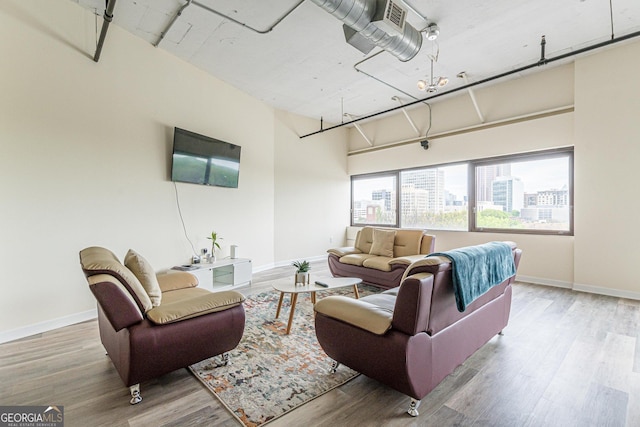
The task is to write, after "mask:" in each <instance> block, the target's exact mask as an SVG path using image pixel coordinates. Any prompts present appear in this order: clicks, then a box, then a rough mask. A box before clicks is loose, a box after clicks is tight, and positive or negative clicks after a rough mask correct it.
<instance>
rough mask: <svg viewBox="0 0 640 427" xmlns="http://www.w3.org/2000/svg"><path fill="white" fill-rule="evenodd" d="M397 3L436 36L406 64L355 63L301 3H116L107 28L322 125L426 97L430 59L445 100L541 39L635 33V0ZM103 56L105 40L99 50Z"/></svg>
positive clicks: (529, 52) (585, 39) (334, 31)
mask: <svg viewBox="0 0 640 427" xmlns="http://www.w3.org/2000/svg"><path fill="white" fill-rule="evenodd" d="M71 1H73V2H76V3H79V4H80V5H81V6H83V7H85V8H87V9H89V10H91V11H93V12H94V13H96V14H97V15H100V16H102V15H103V13H104V10H105V3H106V2H105V0H71ZM396 1H398V0H396ZM187 4H188V5H187ZM401 4H403V5H405V7H406V8H407V10H408V15H407V22H408V23H409V24H411V25H412V26H413V27H415V28H416V29H418V30H423V29H424V28H425V27H426V26H427V25H428V24H429V23H436V24H437V25H438V26H439V28H440V35H439V37H438V38H437V39H436V41H435V42H432V41H429V40H427V39H426V38H423V42H422V48H421V50H420V51H419V53H418V54H417V55H416V56H415V57H413V58H412V59H410V60H408V61H406V62H403V61H401V60H399V59H397V58H396V57H395V56H393V55H391V54H389V53H387V52H385V51H382V50H381V49H380V48H377V47H376V48H374V49H373V50H372V51H371V52H370V53H369V54H368V55H365V54H364V53H362V52H360V51H359V50H357V49H356V48H355V47H353V46H351V45H350V44H348V43H346V42H345V38H344V33H343V29H342V22H341V21H340V20H338V19H337V18H335V17H333V16H332V15H330V14H329V13H328V12H326V11H324V10H323V9H322V8H321V7H319V6H317V5H316V4H314V3H313V2H312V1H311V0H306V1H302V2H301V1H300V0H193V1H192V2H190V3H188V1H187V0H117V2H116V4H115V9H114V12H113V17H114V18H113V24H115V25H117V26H119V27H122V28H124V29H125V30H127V31H129V32H131V33H132V34H134V35H136V36H138V37H140V38H142V39H144V40H146V41H147V42H148V43H150V44H152V45H156V44H157V47H158V48H159V49H163V50H166V51H167V52H169V53H171V54H172V55H175V56H177V57H179V58H181V59H183V60H184V61H187V62H189V63H191V64H193V65H195V66H196V67H198V68H201V69H202V70H205V71H206V72H208V73H210V74H212V75H214V76H216V77H217V78H219V79H221V80H223V81H225V82H227V83H228V84H230V85H232V86H235V87H236V88H238V89H240V90H242V91H244V92H246V93H248V94H251V95H252V96H253V97H255V98H258V99H260V100H263V101H264V102H266V103H268V104H270V105H272V106H274V107H276V108H279V109H282V110H285V111H290V112H293V113H296V114H300V115H302V116H307V117H312V118H315V119H318V120H320V119H321V118H323V119H324V121H325V123H341V122H343V121H349V120H350V118H349V117H353V118H357V117H362V116H367V115H370V114H373V113H376V112H378V111H382V110H386V109H389V108H394V107H398V106H399V102H403V103H405V104H406V103H409V102H412V101H414V100H416V99H425V98H427V97H429V96H430V95H432V94H429V93H426V92H422V91H419V90H418V89H417V86H416V82H417V81H418V80H419V79H427V80H428V79H429V78H430V58H434V57H436V56H437V61H436V62H435V63H434V70H433V76H434V77H437V76H445V77H448V79H449V83H448V84H447V85H446V86H445V87H443V88H440V89H438V93H444V92H447V91H451V90H452V89H455V88H456V87H459V86H462V85H464V81H463V79H462V78H460V77H456V76H457V75H458V74H459V73H461V72H465V74H466V76H467V78H468V81H469V82H476V81H480V80H483V79H486V78H489V77H491V76H495V75H497V74H500V73H504V72H508V71H510V70H514V69H517V68H519V67H522V66H525V65H528V64H532V63H535V62H537V61H539V60H540V58H541V44H540V42H541V37H542V36H543V35H544V36H545V38H546V45H545V58H548V59H552V58H554V57H556V56H558V55H561V54H565V53H568V52H571V51H574V50H576V49H579V48H583V47H586V46H589V45H592V44H595V43H598V42H603V41H607V40H610V39H611V38H612V33H613V36H614V37H615V38H618V37H621V36H624V35H628V34H631V33H635V32H637V31H640V1H638V0H610V1H608V0H535V1H532V0H492V1H481V0H456V1H451V0H404V1H402V3H401ZM185 5H187V6H186V7H185ZM610 6H611V9H610ZM183 7H184V9H183V10H182V13H181V15H180V16H177V13H178V12H179V11H180V10H181V8H183ZM611 10H612V11H613V12H612V13H611ZM416 12H417V13H416ZM224 16H226V17H224ZM423 18H424V19H423ZM173 19H175V22H174V23H173V25H171V26H170V29H169V30H168V31H167V29H168V28H169V25H170V23H171V21H172V20H173ZM234 21H235V22H234ZM612 22H613V26H612ZM274 25H275V26H274ZM270 28H272V29H271V30H270V31H269V29H270ZM97 30H98V31H99V28H97ZM163 33H165V34H163ZM161 37H162V40H161ZM160 40H161V41H160ZM109 49H112V47H111V46H109V37H108V36H107V39H106V42H105V44H104V47H103V52H105V51H107V50H109ZM376 53H379V54H376ZM373 55H375V56H373ZM369 57H370V59H367V58H369ZM572 58H573V57H572ZM105 60H108V58H104V56H103V58H102V61H105ZM569 60H572V59H569ZM567 61H568V60H567ZM565 62H566V61H565ZM557 63H559V61H558V62H554V64H557ZM547 66H551V65H547ZM543 68H544V67H536V68H535V69H533V70H532V71H530V72H535V71H536V70H538V71H539V70H541V69H543ZM514 76H517V74H516V75H514ZM514 76H512V77H514ZM393 97H398V99H399V101H398V99H393ZM345 114H347V115H349V116H345Z"/></svg>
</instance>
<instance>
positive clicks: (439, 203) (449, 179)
mask: <svg viewBox="0 0 640 427" xmlns="http://www.w3.org/2000/svg"><path fill="white" fill-rule="evenodd" d="M467 169H468V166H467V165H466V164H461V165H451V166H441V167H436V168H425V169H412V170H406V171H402V172H400V182H401V184H400V212H401V226H402V227H408V228H427V229H432V230H467V229H468V228H469V225H468V216H469V215H468V209H467V206H468V203H467V202H468V198H467Z"/></svg>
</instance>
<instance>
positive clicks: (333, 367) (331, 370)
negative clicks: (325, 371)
mask: <svg viewBox="0 0 640 427" xmlns="http://www.w3.org/2000/svg"><path fill="white" fill-rule="evenodd" d="M338 366H340V362H336V361H335V360H332V361H331V368H329V373H330V374H335V373H336V371H337V370H338Z"/></svg>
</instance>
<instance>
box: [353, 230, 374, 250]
mask: <svg viewBox="0 0 640 427" xmlns="http://www.w3.org/2000/svg"><path fill="white" fill-rule="evenodd" d="M373 230H374V228H373V227H369V226H367V227H363V228H362V229H361V230H360V231H358V235H357V236H356V243H355V247H356V249H358V250H359V251H360V252H362V253H365V254H368V253H369V251H371V245H372V244H373Z"/></svg>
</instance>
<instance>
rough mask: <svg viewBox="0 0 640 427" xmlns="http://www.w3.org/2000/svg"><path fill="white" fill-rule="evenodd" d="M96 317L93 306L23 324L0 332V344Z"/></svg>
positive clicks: (96, 312)
mask: <svg viewBox="0 0 640 427" xmlns="http://www.w3.org/2000/svg"><path fill="white" fill-rule="evenodd" d="M97 317H98V311H97V309H95V308H94V309H93V310H88V311H84V312H82V313H76V314H72V315H69V316H65V317H59V318H57V319H52V320H47V321H45V322H40V323H36V324H33V325H29V326H24V327H22V328H17V329H12V330H10V331H4V332H0V344H3V343H6V342H9V341H15V340H19V339H22V338H26V337H30V336H32V335H36V334H41V333H43V332H49V331H52V330H54V329H58V328H62V327H64V326H69V325H74V324H76V323H80V322H86V321H87V320H92V319H95V318H97Z"/></svg>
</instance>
